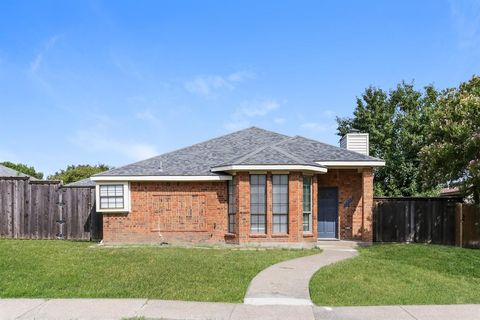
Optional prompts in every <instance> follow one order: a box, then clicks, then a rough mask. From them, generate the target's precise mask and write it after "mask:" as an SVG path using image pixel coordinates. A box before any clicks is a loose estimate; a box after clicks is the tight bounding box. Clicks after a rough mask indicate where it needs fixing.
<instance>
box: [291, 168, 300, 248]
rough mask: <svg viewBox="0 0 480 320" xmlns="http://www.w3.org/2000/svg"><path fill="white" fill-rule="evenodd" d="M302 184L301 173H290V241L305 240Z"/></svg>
mask: <svg viewBox="0 0 480 320" xmlns="http://www.w3.org/2000/svg"><path fill="white" fill-rule="evenodd" d="M302 182H303V176H302V173H299V172H290V175H289V179H288V198H289V199H288V202H289V205H288V217H289V219H288V220H289V221H288V224H289V226H288V227H289V228H288V229H289V230H288V232H289V233H290V241H299V240H300V239H302V238H303V231H302V224H301V223H299V222H300V221H302V215H303V210H302V199H301V198H300V197H301V196H302V187H303V185H302Z"/></svg>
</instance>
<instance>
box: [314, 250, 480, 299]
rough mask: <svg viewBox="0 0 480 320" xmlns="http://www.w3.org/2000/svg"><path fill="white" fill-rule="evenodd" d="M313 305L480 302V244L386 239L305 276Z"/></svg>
mask: <svg viewBox="0 0 480 320" xmlns="http://www.w3.org/2000/svg"><path fill="white" fill-rule="evenodd" d="M310 295H311V297H312V300H313V302H315V304H317V305H330V306H357V305H394V304H456V303H480V250H470V249H460V248H455V247H445V246H436V245H419V244H418V245H417V244H409V245H407V244H390V245H374V246H372V247H368V248H360V256H359V257H356V258H353V259H351V260H346V261H342V262H340V263H337V264H335V265H332V266H329V267H326V268H323V269H321V270H319V271H318V272H317V273H316V274H315V275H314V277H313V278H312V280H311V281H310Z"/></svg>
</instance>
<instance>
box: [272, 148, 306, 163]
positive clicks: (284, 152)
mask: <svg viewBox="0 0 480 320" xmlns="http://www.w3.org/2000/svg"><path fill="white" fill-rule="evenodd" d="M271 147H272V149H274V150H277V151H278V152H280V153H281V154H283V155H284V156H286V157H289V158H290V159H292V160H294V161H298V162H303V163H307V162H306V161H305V160H304V159H301V158H299V157H298V156H297V155H295V154H292V153H290V152H288V151H286V150H283V149H280V148H279V147H277V146H276V144H275V145H273V146H271Z"/></svg>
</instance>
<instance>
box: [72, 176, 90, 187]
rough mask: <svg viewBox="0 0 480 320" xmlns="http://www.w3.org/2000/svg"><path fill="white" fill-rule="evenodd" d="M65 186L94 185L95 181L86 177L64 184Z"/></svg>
mask: <svg viewBox="0 0 480 320" xmlns="http://www.w3.org/2000/svg"><path fill="white" fill-rule="evenodd" d="M65 187H95V182H93V181H92V180H91V179H90V178H86V179H82V180H79V181H75V182H72V183H69V184H66V185H65Z"/></svg>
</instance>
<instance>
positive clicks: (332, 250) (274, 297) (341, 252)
mask: <svg viewBox="0 0 480 320" xmlns="http://www.w3.org/2000/svg"><path fill="white" fill-rule="evenodd" d="M356 245H357V244H356V243H355V242H351V241H321V242H319V243H318V247H320V248H321V249H322V250H323V251H322V252H321V253H319V254H316V255H313V256H306V257H301V258H297V259H293V260H288V261H284V262H280V263H277V264H274V265H273V266H270V267H268V268H267V269H265V270H263V271H261V272H260V273H259V274H258V275H256V276H255V278H253V280H252V282H251V283H250V286H249V287H248V290H247V294H246V295H245V304H250V305H306V306H311V305H313V303H312V301H311V300H310V290H309V283H310V278H311V277H312V276H313V274H314V273H315V272H316V271H317V270H318V269H320V268H322V267H324V266H326V265H329V264H332V263H334V262H337V261H341V260H344V259H348V258H353V257H355V256H357V255H358V252H357V250H355V249H354V248H355V247H356Z"/></svg>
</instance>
